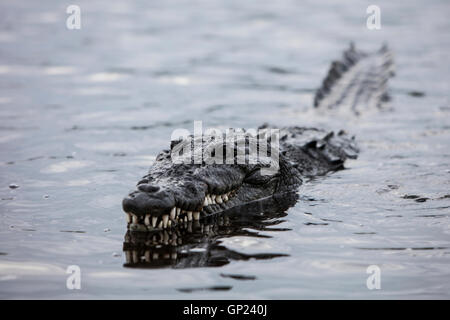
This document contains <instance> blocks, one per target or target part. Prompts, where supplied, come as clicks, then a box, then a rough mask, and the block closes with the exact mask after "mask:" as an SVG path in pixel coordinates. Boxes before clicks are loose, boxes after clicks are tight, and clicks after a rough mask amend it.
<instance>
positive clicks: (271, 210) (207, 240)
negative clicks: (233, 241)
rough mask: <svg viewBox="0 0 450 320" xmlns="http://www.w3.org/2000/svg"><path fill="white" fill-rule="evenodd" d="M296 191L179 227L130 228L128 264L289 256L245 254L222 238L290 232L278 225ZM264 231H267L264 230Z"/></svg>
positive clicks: (186, 264) (216, 263) (181, 264)
mask: <svg viewBox="0 0 450 320" xmlns="http://www.w3.org/2000/svg"><path fill="white" fill-rule="evenodd" d="M297 199H298V195H297V193H294V192H293V193H289V194H285V195H283V197H276V198H269V199H265V200H262V201H257V202H253V203H250V204H248V205H247V206H245V208H244V207H240V209H239V210H236V209H235V210H230V211H227V212H224V214H223V215H220V216H212V217H211V218H210V219H204V220H201V221H190V222H186V223H185V224H184V225H180V226H179V227H178V228H173V229H168V230H161V231H154V232H133V231H127V233H126V235H125V240H124V243H123V251H124V253H125V257H126V262H125V264H124V266H125V267H130V268H176V269H182V268H196V267H220V266H223V265H226V264H228V263H230V261H232V260H249V259H257V260H265V259H273V258H278V257H284V256H288V255H287V254H284V253H269V252H265V253H257V254H244V253H240V252H238V251H235V250H231V249H228V248H227V247H226V246H224V245H223V244H222V239H226V238H230V237H235V236H245V237H255V238H270V237H271V236H270V235H267V232H266V231H268V232H270V231H287V230H289V229H286V228H277V227H276V226H277V225H278V224H280V223H282V222H283V220H282V218H283V217H285V216H286V215H287V213H286V211H287V210H288V209H289V208H290V207H292V206H294V205H295V203H296V202H297ZM263 232H264V233H263Z"/></svg>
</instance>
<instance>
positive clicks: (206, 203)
mask: <svg viewBox="0 0 450 320" xmlns="http://www.w3.org/2000/svg"><path fill="white" fill-rule="evenodd" d="M203 205H204V206H207V205H208V198H207V197H205V200H203Z"/></svg>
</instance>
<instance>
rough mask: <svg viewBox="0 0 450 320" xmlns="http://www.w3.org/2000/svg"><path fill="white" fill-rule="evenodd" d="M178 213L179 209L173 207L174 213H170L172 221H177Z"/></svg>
mask: <svg viewBox="0 0 450 320" xmlns="http://www.w3.org/2000/svg"><path fill="white" fill-rule="evenodd" d="M176 212H177V209H176V208H175V207H173V208H172V211H170V219H171V220H174V219H175V216H176Z"/></svg>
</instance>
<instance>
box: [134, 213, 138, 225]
mask: <svg viewBox="0 0 450 320" xmlns="http://www.w3.org/2000/svg"><path fill="white" fill-rule="evenodd" d="M133 223H135V224H138V223H139V221H138V217H137V216H135V215H134V214H133Z"/></svg>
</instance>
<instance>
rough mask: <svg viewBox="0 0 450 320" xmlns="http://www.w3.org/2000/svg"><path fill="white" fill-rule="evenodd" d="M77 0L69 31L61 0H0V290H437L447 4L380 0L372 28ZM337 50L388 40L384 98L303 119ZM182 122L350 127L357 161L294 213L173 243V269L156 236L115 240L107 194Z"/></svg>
mask: <svg viewBox="0 0 450 320" xmlns="http://www.w3.org/2000/svg"><path fill="white" fill-rule="evenodd" d="M76 4H78V5H79V6H80V7H81V13H82V28H81V30H73V31H71V30H68V29H66V26H65V20H66V18H67V14H66V13H65V10H66V7H65V4H64V3H61V2H59V1H39V2H37V1H2V3H1V4H0V12H1V13H0V181H1V185H0V218H1V219H0V297H1V298H62V299H70V298H82V299H86V298H150V299H156V298H169V299H171V298H179V299H191V298H217V299H221V298H255V299H258V298H270V299H298V298H343V299H352V298H367V299H379V298H387V299H391V298H392V299H393V298H408V299H415V298H449V292H450V290H449V289H450V285H449V283H450V281H449V280H450V271H449V270H450V268H449V262H450V221H449V215H450V105H449V97H448V92H449V91H450V90H449V60H448V52H449V50H450V40H449V39H450V34H449V33H450V32H449V31H450V28H449V27H450V26H449V20H448V14H449V13H450V10H449V9H450V5H449V3H448V1H430V2H427V3H426V4H424V3H422V2H420V1H410V2H408V5H406V4H403V3H392V2H388V1H381V2H380V1H379V2H378V5H379V6H380V7H381V14H382V21H381V22H382V28H381V30H377V31H370V30H367V28H366V8H367V6H368V5H370V4H372V3H370V2H367V1H349V2H346V4H345V5H342V4H340V5H338V4H337V3H334V2H333V1H323V2H320V4H319V3H318V2H317V1H288V0H281V1H245V2H243V1H235V0H233V1H214V2H211V1H182V0H170V1H164V3H162V2H161V3H149V2H148V1H139V0H136V1H126V2H125V1H124V2H122V3H120V4H119V3H112V2H110V1H95V2H93V1H84V0H80V1H77V3H76ZM350 41H354V42H355V43H356V45H357V47H361V48H363V49H366V50H373V49H376V48H378V47H379V46H380V45H381V43H383V42H387V43H389V45H390V47H391V48H392V50H393V51H394V52H395V60H396V71H397V75H396V77H395V78H394V79H392V81H391V82H390V89H391V96H392V100H391V102H390V103H389V105H388V106H386V108H385V109H384V110H383V111H376V110H368V111H367V113H365V114H363V115H362V116H360V117H355V116H353V115H352V114H350V113H347V112H345V111H343V112H341V113H340V114H337V115H335V114H329V113H317V112H315V111H312V110H311V105H312V99H313V94H314V90H315V89H316V88H317V87H318V86H319V85H320V83H321V80H322V79H323V77H324V76H325V74H326V71H327V70H328V67H329V63H330V62H331V61H332V60H333V59H336V58H338V57H339V56H340V53H341V52H342V50H343V49H345V48H346V47H347V46H348V44H349V42H350ZM194 120H202V121H203V125H204V127H224V128H226V127H245V128H255V127H257V126H259V125H260V124H262V123H264V122H270V123H273V124H275V125H279V126H284V125H293V124H296V125H306V126H320V127H325V128H328V129H334V130H339V129H346V130H347V131H348V132H351V133H354V134H355V135H356V137H357V140H358V142H359V145H360V147H361V155H360V157H359V159H357V160H352V161H349V162H348V163H347V165H346V167H347V169H346V170H343V171H339V172H336V173H333V174H329V175H327V176H326V177H321V178H318V179H316V180H314V181H310V182H308V183H306V184H305V185H303V186H302V187H301V188H300V190H299V195H300V198H299V201H298V202H297V203H296V204H295V205H294V206H293V207H290V208H287V209H286V208H281V209H280V210H279V211H275V212H269V213H267V214H266V215H265V216H263V217H259V218H258V216H252V219H242V218H241V219H238V220H233V219H232V218H230V219H231V221H230V220H223V221H221V222H217V223H213V224H212V227H211V230H209V229H208V232H207V234H208V236H206V235H205V234H206V233H205V232H206V230H205V229H206V225H205V226H203V230H202V229H201V227H200V229H199V230H198V229H195V228H194V230H192V233H190V234H184V235H178V236H177V240H176V241H178V239H179V238H180V239H182V241H183V242H182V244H181V247H182V248H183V250H184V251H183V252H181V251H180V252H177V256H176V258H175V259H172V254H173V253H174V252H172V251H170V250H171V249H170V246H168V245H162V246H161V247H159V248H156V245H155V244H156V243H158V242H162V244H164V243H165V241H166V240H167V241H168V239H164V235H161V238H158V239H155V240H153V239H134V240H133V239H130V238H129V237H126V226H125V221H124V214H123V213H122V210H121V200H122V198H123V196H124V195H125V194H127V192H128V191H129V190H130V189H132V188H133V186H134V185H135V183H136V182H137V181H138V179H139V178H140V177H141V176H143V175H144V174H145V173H146V171H147V170H148V167H149V165H150V164H151V162H152V161H153V159H154V156H155V155H156V154H157V153H158V152H159V151H160V150H161V149H163V148H167V147H168V144H169V140H170V134H171V132H172V131H173V130H174V129H176V128H187V129H190V130H193V121H194ZM288 207H289V206H288ZM249 213H252V214H258V213H259V212H258V210H250V211H249ZM210 231H211V232H210ZM202 232H203V233H202ZM130 241H135V242H136V243H137V244H138V245H139V244H140V245H141V246H143V247H141V249H139V250H137V249H136V247H131V249H130V250H127V248H129V244H127V243H129V242H130ZM147 241H149V243H148V244H146V243H147ZM171 241H173V240H171ZM124 242H125V245H124ZM167 243H169V242H167ZM146 245H147V246H148V247H149V248H152V251H151V252H149V255H148V257H147V258H148V259H147V260H146V256H145V254H146V251H150V250H147V248H146V247H145V246H146ZM152 246H154V247H152ZM124 249H125V251H124ZM133 250H134V251H136V253H133ZM158 250H160V251H158ZM150 253H151V256H150ZM154 253H157V254H158V256H157V259H155V258H154V256H153V255H154ZM133 254H134V255H135V256H133ZM136 262H137V263H136ZM69 265H78V266H80V268H81V272H82V288H81V290H68V289H67V288H66V279H67V276H68V275H67V274H66V273H65V272H66V268H67V267H68V266H69ZM369 265H378V266H379V267H380V269H381V290H368V289H367V287H366V279H367V277H368V274H366V269H367V267H368V266H369Z"/></svg>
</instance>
